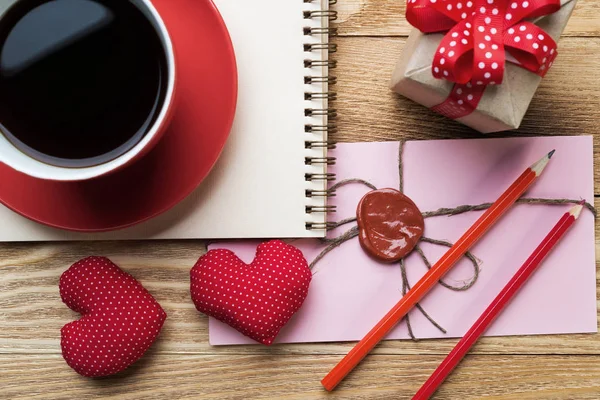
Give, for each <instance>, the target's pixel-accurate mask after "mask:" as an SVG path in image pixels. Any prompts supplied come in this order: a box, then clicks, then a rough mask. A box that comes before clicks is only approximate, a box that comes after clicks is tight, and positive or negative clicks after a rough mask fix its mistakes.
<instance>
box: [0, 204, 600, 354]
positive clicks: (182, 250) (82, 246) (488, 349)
mask: <svg viewBox="0 0 600 400" xmlns="http://www.w3.org/2000/svg"><path fill="white" fill-rule="evenodd" d="M596 206H600V199H599V201H598V202H597V203H596ZM599 227H600V225H597V229H598V228H599ZM597 233H600V232H597ZM597 237H598V238H599V239H598V241H597V248H599V251H597V255H598V256H599V260H600V235H597ZM204 251H205V247H204V245H203V244H202V242H199V241H189V242H186V241H183V242H176V241H170V242H156V243H155V242H121V243H118V242H97V243H72V244H64V243H61V244H28V245H25V244H2V245H0V326H1V327H2V329H0V354H2V353H4V354H24V353H28V354H35V353H48V354H59V353H60V344H59V343H60V328H61V327H62V326H63V325H64V324H66V323H68V322H69V321H71V320H73V319H76V318H77V315H76V314H75V313H73V312H72V311H71V310H69V309H68V308H67V307H66V306H65V305H63V303H62V302H61V299H60V295H59V292H58V280H59V278H60V275H61V274H62V272H63V271H64V270H66V269H67V268H68V267H69V265H70V264H72V263H73V262H75V261H77V260H78V259H80V258H83V257H86V256H88V255H93V254H96V255H106V256H108V257H110V258H111V259H112V260H113V261H115V262H116V263H117V264H118V265H120V266H121V267H122V268H123V269H124V270H126V271H127V272H129V273H131V274H132V275H133V276H135V277H136V278H137V279H139V280H140V281H141V282H142V283H143V284H144V285H145V286H146V288H148V290H149V291H150V292H151V293H152V294H153V295H154V296H155V297H156V299H157V300H158V301H159V302H160V303H161V304H162V306H163V307H164V308H165V310H166V312H167V314H168V316H169V317H168V319H167V322H166V324H165V326H164V328H163V332H162V334H161V336H160V338H159V340H158V342H157V343H156V346H155V347H156V349H155V351H156V352H157V353H161V354H255V355H263V356H269V355H274V354H282V355H285V354H337V355H342V354H346V353H347V352H348V351H349V350H350V348H351V347H352V343H336V344H302V345H277V346H273V347H270V348H267V347H264V346H231V347H211V346H210V345H209V344H208V319H207V317H206V316H203V315H201V314H199V313H198V312H197V311H196V310H195V308H194V305H193V303H192V302H191V299H190V295H189V270H190V268H191V267H192V266H193V265H194V263H195V261H196V259H197V258H198V257H199V256H200V255H201V254H203V253H204ZM598 265H600V264H598ZM598 288H599V295H600V282H598ZM455 343H456V340H455V339H450V340H426V341H420V342H416V343H415V342H411V341H388V342H385V343H384V344H382V345H381V346H379V347H378V348H377V349H376V350H375V353H376V354H446V353H447V352H448V351H450V350H451V348H452V347H453V346H454V344H455ZM474 353H475V354H595V355H600V335H566V336H565V335H561V336H529V337H504V338H485V339H483V340H482V342H481V343H480V344H479V345H478V346H477V347H476V348H475V350H474Z"/></svg>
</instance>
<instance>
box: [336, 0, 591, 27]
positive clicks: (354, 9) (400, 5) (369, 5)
mask: <svg viewBox="0 0 600 400" xmlns="http://www.w3.org/2000/svg"><path fill="white" fill-rule="evenodd" d="M336 9H337V10H338V21H337V23H338V24H337V25H338V27H339V32H340V34H341V35H342V36H407V35H408V34H409V33H410V31H411V29H412V27H411V26H410V24H408V22H406V19H405V18H404V15H405V13H406V1H405V0H339V1H338V4H337V5H336ZM564 35H565V36H598V35H600V3H598V1H596V0H578V2H577V6H576V8H575V11H574V13H573V17H572V18H571V20H570V22H569V25H568V26H567V28H566V30H565V33H564Z"/></svg>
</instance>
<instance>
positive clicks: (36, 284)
mask: <svg viewBox="0 0 600 400" xmlns="http://www.w3.org/2000/svg"><path fill="white" fill-rule="evenodd" d="M337 7H338V10H339V11H340V21H339V22H340V24H339V27H340V32H341V34H342V36H341V37H338V38H336V42H337V44H338V45H339V52H338V54H336V58H337V59H338V61H339V68H338V69H337V70H336V75H337V76H338V84H337V86H336V87H335V90H337V91H338V92H339V99H338V100H337V101H336V102H335V105H334V106H335V107H336V108H337V109H338V111H339V120H338V122H339V128H340V129H339V132H338V133H337V134H336V135H334V139H335V140H338V141H346V142H348V141H376V140H377V141H381V140H399V139H435V138H457V137H463V138H470V137H480V136H482V135H480V134H478V133H476V132H474V131H472V130H470V129H468V128H466V127H464V126H462V125H460V124H457V123H454V122H452V121H449V120H447V119H445V118H442V117H440V116H438V115H436V114H434V113H432V112H431V111H429V110H427V109H425V108H423V107H422V106H420V105H417V104H415V103H412V102H411V101H409V100H406V99H404V98H402V97H400V96H398V95H395V94H394V93H392V92H391V91H390V90H389V88H388V84H389V79H390V76H391V72H392V70H393V68H394V65H395V63H396V61H397V60H398V57H399V56H400V51H401V49H402V47H403V45H404V43H405V38H404V37H403V36H405V35H406V34H407V33H408V26H407V25H406V24H405V22H404V20H403V17H402V15H403V13H404V0H339V4H338V5H337ZM566 36H567V37H565V38H563V39H562V41H561V42H560V51H561V56H560V58H559V60H558V61H557V63H556V64H555V66H554V68H553V70H552V72H551V73H550V74H549V75H548V77H547V78H546V79H545V80H544V81H543V83H542V85H541V87H540V89H539V91H538V93H537V95H536V96H535V98H534V100H533V102H532V105H531V108H530V111H529V113H528V114H527V117H526V119H525V122H524V125H523V127H522V129H520V131H519V134H522V135H540V134H548V135H553V134H554V135H565V134H569V135H580V134H585V135H596V134H599V133H600V131H599V128H598V122H597V121H598V119H599V118H600V78H598V77H597V75H596V71H597V70H598V67H597V66H598V65H599V63H600V37H598V36H600V4H598V3H597V2H596V1H594V0H580V1H579V3H578V6H577V9H576V12H575V15H574V17H573V19H572V20H571V23H570V24H569V27H568V29H567V33H566ZM514 134H515V133H514V132H507V133H503V134H497V135H494V136H510V135H514ZM594 154H595V158H596V168H599V167H598V166H599V165H600V162H599V161H600V160H599V158H600V147H599V145H598V140H596V143H595V147H594ZM597 172H598V171H597ZM599 177H600V174H598V173H596V179H600V178H599ZM597 183H598V181H597ZM597 188H600V185H597ZM596 195H597V197H600V189H597V190H596ZM596 206H597V207H600V201H596ZM599 233H600V224H597V225H596V235H597V237H600V235H599ZM205 248H206V247H205V243H204V242H202V241H161V242H143V241H141V242H126V243H119V242H97V243H57V244H43V243H40V244H0V399H5V398H6V399H12V398H24V399H25V398H26V399H39V398H52V399H63V398H103V397H111V398H119V399H138V398H140V399H141V398H143V399H155V398H156V399H158V398H165V397H172V398H186V399H187V398H189V399H192V398H194V399H195V398H206V399H250V398H264V399H275V398H286V399H287V398H289V399H321V398H335V399H338V398H339V399H389V398H397V399H407V398H410V396H411V395H412V394H414V392H416V390H417V389H418V387H419V385H420V384H421V383H422V382H424V381H425V379H426V378H427V376H428V374H429V373H431V372H432V371H433V370H434V369H435V367H436V366H437V364H438V363H439V362H440V361H441V360H442V359H443V357H444V355H445V354H447V353H448V352H449V351H450V350H451V349H452V347H453V346H454V344H455V343H456V340H454V339H453V340H425V341H420V342H411V341H387V342H384V343H383V344H382V345H380V346H379V347H377V349H376V350H375V351H374V353H373V354H372V355H371V356H369V357H368V359H367V360H365V362H364V363H363V364H362V365H361V366H360V367H359V368H358V369H357V371H355V372H354V373H353V374H352V375H351V377H350V379H348V380H346V381H345V382H343V384H342V385H341V386H340V388H339V390H338V391H336V392H335V393H333V394H327V393H325V392H324V391H323V390H322V389H321V387H320V385H319V381H320V379H321V378H322V377H323V376H324V375H325V374H326V373H327V372H328V371H329V369H330V368H331V367H332V366H333V365H334V364H335V363H336V362H337V361H339V360H340V359H341V357H342V355H344V354H345V353H346V352H347V351H348V350H349V349H350V348H351V347H352V343H337V344H305V345H277V346H273V347H270V348H266V347H262V346H230V347H211V346H209V345H208V324H207V318H206V317H205V316H202V315H199V314H198V313H197V312H196V311H195V309H194V306H193V304H192V302H191V301H190V298H189V270H190V268H191V267H192V265H193V264H194V262H195V261H196V260H197V258H198V257H199V256H200V255H202V254H203V253H204V252H205ZM596 248H597V249H598V251H597V254H598V255H600V241H597V244H596ZM88 255H105V256H108V257H110V258H111V259H113V260H114V261H115V262H116V263H117V264H119V265H120V266H121V267H122V268H123V269H125V270H126V271H127V272H130V273H131V274H133V275H134V276H135V277H136V278H138V279H139V280H140V281H141V282H142V283H143V284H144V285H145V286H146V287H147V288H148V289H149V290H150V291H151V292H152V294H153V295H154V296H155V297H156V298H157V300H158V301H159V302H160V303H161V304H162V305H163V307H164V308H165V310H166V311H167V313H168V316H169V317H168V319H167V322H166V324H165V327H164V330H163V333H162V334H161V336H160V337H159V340H158V341H157V342H156V343H155V345H154V346H153V347H152V349H151V350H150V351H149V353H148V354H147V355H146V357H144V358H143V359H142V360H140V362H138V363H137V364H135V365H134V366H133V367H132V368H131V369H129V370H127V371H125V372H124V373H122V374H120V375H119V376H116V377H113V378H109V379H101V380H89V379H84V378H81V377H79V376H78V375H77V374H75V373H74V372H73V371H72V370H71V369H70V368H69V367H68V366H67V365H66V364H65V363H64V361H63V359H62V357H61V355H60V346H59V339H60V328H61V327H62V325H64V324H65V323H67V322H69V321H71V320H72V319H74V318H77V315H76V314H75V313H73V312H71V311H70V310H69V309H68V308H67V307H66V306H64V305H63V304H62V302H61V301H60V296H59V293H58V280H59V277H60V274H61V273H62V272H63V271H64V270H66V269H67V268H68V267H69V265H71V264H72V263H73V262H75V261H77V260H78V259H80V258H82V257H85V256H88ZM598 260H599V261H600V258H598ZM597 265H599V266H600V262H598V263H597ZM597 287H598V292H599V294H600V281H598V282H597ZM482 397H485V398H493V399H598V398H600V335H568V336H565V335H563V336H531V337H511V338H484V339H483V340H481V341H480V342H479V343H478V344H477V345H476V347H475V348H474V350H473V352H472V353H471V355H470V356H468V357H467V359H466V361H465V362H464V363H463V364H461V366H460V367H459V369H458V370H457V371H456V372H455V373H454V374H453V375H452V376H451V377H450V379H449V381H448V382H447V383H446V384H445V385H444V386H443V387H442V389H441V391H440V392H439V393H438V395H437V396H436V398H437V399H457V398H463V399H478V398H482Z"/></svg>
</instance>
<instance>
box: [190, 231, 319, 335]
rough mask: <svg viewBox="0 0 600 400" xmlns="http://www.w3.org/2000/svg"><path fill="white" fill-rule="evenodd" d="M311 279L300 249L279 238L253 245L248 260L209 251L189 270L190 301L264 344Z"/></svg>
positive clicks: (288, 315)
mask: <svg viewBox="0 0 600 400" xmlns="http://www.w3.org/2000/svg"><path fill="white" fill-rule="evenodd" d="M311 279H312V273H311V271H310V269H309V268H308V264H307V262H306V259H305V258H304V256H303V255H302V252H301V251H300V250H298V249H297V248H296V247H294V246H291V245H288V244H285V243H283V242H282V241H280V240H274V241H271V242H267V243H262V244H261V245H259V246H258V248H257V250H256V257H255V258H254V261H252V263H251V264H245V263H244V262H243V261H242V260H240V259H239V258H238V257H237V256H236V255H235V254H234V253H233V252H232V251H230V250H224V249H218V250H211V251H209V252H208V253H206V254H205V255H204V256H202V257H201V258H200V259H199V260H198V262H197V263H196V265H195V266H194V268H192V271H191V293H192V300H193V301H194V304H195V305H196V308H197V309H198V311H200V312H202V313H204V314H207V315H210V316H212V317H215V318H216V319H218V320H220V321H222V322H224V323H226V324H228V325H230V326H231V327H233V328H235V329H237V330H238V331H240V332H241V333H243V334H244V335H246V336H248V337H250V338H252V339H254V340H256V341H258V342H260V343H263V344H266V345H270V344H271V343H273V341H274V340H275V337H276V336H277V334H278V333H279V331H280V330H281V328H283V326H284V325H285V324H287V322H288V321H289V320H290V318H291V317H292V315H294V313H296V311H298V310H299V309H300V307H301V306H302V303H303V302H304V299H305V298H306V295H307V293H308V286H309V284H310V281H311Z"/></svg>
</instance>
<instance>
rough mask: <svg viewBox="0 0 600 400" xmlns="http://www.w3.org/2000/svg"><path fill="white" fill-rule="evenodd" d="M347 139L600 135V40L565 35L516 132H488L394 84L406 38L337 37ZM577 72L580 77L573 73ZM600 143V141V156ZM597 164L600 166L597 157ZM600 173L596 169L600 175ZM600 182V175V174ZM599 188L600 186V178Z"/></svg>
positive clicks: (343, 138)
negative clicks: (433, 108) (439, 111)
mask: <svg viewBox="0 0 600 400" xmlns="http://www.w3.org/2000/svg"><path fill="white" fill-rule="evenodd" d="M336 43H337V44H338V49H339V50H338V53H337V54H335V58H336V59H337V60H338V68H337V69H336V70H335V71H334V73H335V75H337V77H338V83H337V85H336V86H335V89H334V90H336V91H337V92H338V100H337V101H335V102H334V103H333V105H332V106H333V107H335V108H337V110H338V114H339V117H338V121H337V122H338V126H339V132H338V133H337V134H335V135H333V139H334V140H336V141H340V142H355V141H385V140H421V139H435V138H439V139H444V138H474V137H503V136H514V135H528V136H539V135H594V134H597V133H598V132H599V130H598V123H597V110H598V109H600V95H599V92H598V90H597V88H598V87H599V85H600V78H599V77H598V74H597V73H596V71H597V65H600V39H597V38H586V39H584V38H565V39H564V40H563V42H562V50H561V55H560V58H559V59H558V61H557V62H556V63H555V64H554V66H553V69H552V71H551V72H550V73H549V74H548V76H547V77H546V78H545V79H544V80H543V81H542V83H541V85H540V88H539V90H538V92H537V93H536V95H535V97H534V98H533V101H532V103H531V106H530V109H529V112H528V113H527V115H526V116H525V120H524V122H523V125H522V127H521V128H520V129H519V130H518V131H517V132H514V131H513V132H504V133H499V134H492V135H482V134H480V133H478V132H476V131H474V130H472V129H470V128H467V127H465V126H464V125H461V124H459V123H457V122H454V121H451V120H449V119H447V118H444V117H442V116H440V115H438V114H436V113H434V112H432V111H430V110H428V109H427V108H425V107H423V106H421V105H419V104H416V103H414V102H412V101H410V100H408V99H406V98H404V97H402V96H400V95H397V94H395V93H393V92H392V91H391V90H390V89H389V85H390V79H391V76H392V72H393V70H394V67H395V65H396V62H397V61H398V59H399V58H400V55H401V52H402V48H403V47H404V44H405V43H406V39H404V38H370V37H368V38H366V37H365V38H363V37H361V38H336ZM574 77H577V78H576V79H574ZM599 151H600V147H598V143H595V151H594V153H595V157H596V161H598V160H599V157H600V154H599ZM596 165H600V164H598V163H596ZM598 177H599V175H598V174H597V176H596V179H599V178H598ZM596 182H597V183H600V181H596ZM597 187H598V185H597Z"/></svg>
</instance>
